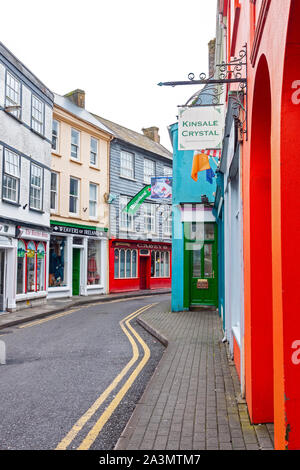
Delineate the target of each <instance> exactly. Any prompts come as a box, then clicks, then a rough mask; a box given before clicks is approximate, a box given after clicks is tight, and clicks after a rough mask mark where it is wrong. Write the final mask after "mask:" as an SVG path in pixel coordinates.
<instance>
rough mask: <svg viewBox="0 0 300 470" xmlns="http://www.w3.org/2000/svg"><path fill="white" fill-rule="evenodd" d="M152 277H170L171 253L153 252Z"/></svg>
mask: <svg viewBox="0 0 300 470" xmlns="http://www.w3.org/2000/svg"><path fill="white" fill-rule="evenodd" d="M151 277H170V252H169V251H152V252H151Z"/></svg>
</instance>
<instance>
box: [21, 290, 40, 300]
mask: <svg viewBox="0 0 300 470" xmlns="http://www.w3.org/2000/svg"><path fill="white" fill-rule="evenodd" d="M42 297H47V291H45V290H43V291H40V292H28V293H27V294H17V295H16V301H17V302H19V301H22V300H30V299H39V298H42Z"/></svg>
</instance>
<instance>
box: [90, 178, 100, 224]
mask: <svg viewBox="0 0 300 470" xmlns="http://www.w3.org/2000/svg"><path fill="white" fill-rule="evenodd" d="M97 196H98V185H97V184H95V183H90V201H89V211H90V212H89V214H90V217H93V218H96V217H97V200H98V197H97Z"/></svg>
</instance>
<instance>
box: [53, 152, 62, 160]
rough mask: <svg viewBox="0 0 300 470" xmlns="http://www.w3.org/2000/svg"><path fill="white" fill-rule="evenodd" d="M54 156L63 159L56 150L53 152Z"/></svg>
mask: <svg viewBox="0 0 300 470" xmlns="http://www.w3.org/2000/svg"><path fill="white" fill-rule="evenodd" d="M51 153H52V155H54V156H55V157H59V158H62V155H61V154H60V153H57V152H55V151H54V150H52V152H51Z"/></svg>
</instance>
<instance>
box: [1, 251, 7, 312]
mask: <svg viewBox="0 0 300 470" xmlns="http://www.w3.org/2000/svg"><path fill="white" fill-rule="evenodd" d="M4 271H5V251H4V250H0V312H1V311H2V312H3V311H4V310H5V308H6V305H5V299H4V282H5V279H4V277H5V272H4Z"/></svg>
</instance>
